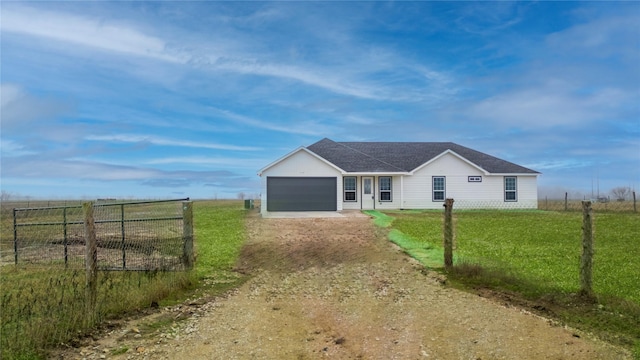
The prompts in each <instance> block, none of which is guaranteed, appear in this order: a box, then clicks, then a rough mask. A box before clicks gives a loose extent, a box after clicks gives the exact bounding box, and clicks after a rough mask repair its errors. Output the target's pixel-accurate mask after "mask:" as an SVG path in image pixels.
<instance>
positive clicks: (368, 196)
mask: <svg viewBox="0 0 640 360" xmlns="http://www.w3.org/2000/svg"><path fill="white" fill-rule="evenodd" d="M375 193H376V192H375V189H374V188H373V177H371V176H363V177H362V197H361V199H362V209H363V210H371V209H373V207H374V201H375Z"/></svg>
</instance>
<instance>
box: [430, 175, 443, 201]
mask: <svg viewBox="0 0 640 360" xmlns="http://www.w3.org/2000/svg"><path fill="white" fill-rule="evenodd" d="M444 194H445V177H444V176H434V177H433V201H444V196H445V195H444Z"/></svg>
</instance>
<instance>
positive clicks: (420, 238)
mask: <svg viewBox="0 0 640 360" xmlns="http://www.w3.org/2000/svg"><path fill="white" fill-rule="evenodd" d="M383 215H385V216H391V217H393V218H394V220H393V222H392V223H391V225H390V226H391V228H392V230H391V232H390V238H391V240H392V241H394V242H396V243H398V244H399V245H400V246H401V247H403V248H404V249H405V250H406V251H407V252H408V253H409V254H410V255H412V256H414V257H416V258H417V259H419V260H421V261H422V262H423V263H425V264H426V265H427V266H431V267H436V268H437V267H442V262H443V250H442V241H443V240H442V239H443V235H442V231H443V230H442V228H443V214H442V212H440V211H406V212H404V211H390V212H385V213H384V214H383ZM454 224H455V250H454V254H455V257H454V264H455V265H456V269H457V270H456V269H454V271H453V273H452V274H450V275H451V277H452V278H454V279H455V278H457V277H458V278H459V280H460V281H461V282H462V283H465V284H466V285H467V286H472V287H488V288H493V289H498V290H504V291H509V292H515V293H517V294H520V295H521V296H523V297H524V298H525V299H529V300H534V301H551V302H552V303H554V304H556V305H559V306H560V308H559V309H558V311H557V312H558V314H557V315H559V316H560V317H562V318H563V319H564V320H568V321H570V322H571V323H573V324H574V325H576V324H577V325H578V326H586V327H587V328H589V329H595V330H596V331H598V332H600V333H601V334H604V337H605V338H608V339H613V340H614V341H617V340H616V338H617V339H618V340H619V339H622V340H621V342H622V343H623V344H626V345H630V346H633V345H632V344H633V343H634V342H635V344H636V345H635V347H636V350H635V351H636V352H637V353H638V354H640V352H639V350H640V286H639V285H638V276H639V272H638V271H639V270H638V269H640V247H639V246H638V245H639V241H640V236H639V235H638V234H640V215H638V214H634V213H611V212H607V213H596V214H595V257H594V264H595V265H594V273H593V281H594V282H593V286H594V291H595V293H596V296H597V301H598V304H597V306H595V305H593V304H583V305H585V306H575V304H573V305H572V302H575V293H577V292H578V291H579V289H580V279H579V266H580V254H581V235H582V230H581V226H582V216H581V214H580V213H577V212H547V211H470V210H468V211H457V212H455V215H454ZM456 271H457V273H456Z"/></svg>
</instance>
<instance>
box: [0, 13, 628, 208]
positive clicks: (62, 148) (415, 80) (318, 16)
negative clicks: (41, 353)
mask: <svg viewBox="0 0 640 360" xmlns="http://www.w3.org/2000/svg"><path fill="white" fill-rule="evenodd" d="M0 7H1V13H0V16H1V21H0V30H1V33H0V35H1V43H2V45H1V53H0V56H1V90H2V93H1V95H2V96H1V101H2V108H1V116H2V127H1V130H2V133H1V139H2V164H1V170H2V173H1V180H2V190H3V191H4V192H5V193H9V194H12V195H13V196H18V195H19V196H30V197H35V198H91V197H124V198H176V197H186V196H189V197H192V198H214V197H217V198H225V197H226V198H235V197H236V195H237V194H238V193H240V192H243V193H245V194H249V195H252V194H258V193H259V192H260V187H259V183H260V180H259V177H258V176H257V175H256V173H257V171H258V170H259V169H260V168H262V167H263V166H265V165H267V164H269V163H270V162H271V161H273V160H275V159H277V158H279V157H281V156H282V155H284V154H286V153H288V152H290V151H292V150H294V149H296V148H297V147H299V146H302V145H305V146H306V145H310V144H312V143H314V142H316V141H318V140H320V139H322V138H324V137H328V138H330V139H332V140H335V141H453V142H456V143H459V144H461V145H464V146H468V147H471V148H474V149H476V150H480V151H483V152H486V153H489V154H491V155H494V156H498V157H500V158H503V159H506V160H509V161H512V162H515V163H518V164H520V165H524V166H527V167H530V168H532V169H534V170H537V171H539V172H541V173H542V175H541V176H540V178H539V181H538V183H539V187H540V195H541V196H545V195H547V194H549V195H554V194H560V193H562V192H563V191H570V192H571V193H577V192H581V193H583V194H586V195H590V193H591V189H592V188H593V189H597V188H598V187H599V189H600V192H601V193H602V192H606V191H608V190H609V189H611V188H613V187H617V186H629V187H632V188H634V189H636V190H638V189H640V25H639V24H640V3H639V2H621V3H617V2H401V1H394V2H206V1H201V2H150V1H142V2H103V1H98V2H56V1H50V2H12V1H2V2H1V3H0Z"/></svg>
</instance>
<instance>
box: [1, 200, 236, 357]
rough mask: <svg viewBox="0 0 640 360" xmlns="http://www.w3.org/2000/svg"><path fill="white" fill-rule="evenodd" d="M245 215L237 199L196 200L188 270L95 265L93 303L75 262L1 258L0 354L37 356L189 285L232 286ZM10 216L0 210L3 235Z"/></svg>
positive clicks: (185, 291)
mask: <svg viewBox="0 0 640 360" xmlns="http://www.w3.org/2000/svg"><path fill="white" fill-rule="evenodd" d="M3 215H4V214H3ZM244 216H245V210H243V209H242V203H241V202H239V201H197V202H195V203H194V227H195V252H196V264H195V268H194V271H191V272H180V271H179V272H160V271H147V272H128V271H126V272H125V271H119V272H104V271H101V272H99V275H98V290H97V293H98V295H97V300H96V306H95V309H94V310H92V311H88V310H87V308H88V306H87V305H88V303H87V297H86V294H85V286H86V279H85V272H84V270H82V269H66V270H65V268H64V266H59V265H53V264H52V265H45V266H42V265H39V266H34V265H27V266H18V267H16V266H15V265H13V264H11V265H5V266H1V267H0V288H1V289H2V295H1V299H0V317H1V319H0V320H1V325H0V332H1V336H0V355H1V356H0V358H2V359H39V358H43V357H44V356H45V354H46V349H47V348H50V347H52V346H57V345H60V344H62V343H67V344H68V343H69V342H73V341H74V340H73V339H74V338H77V337H78V336H79V335H82V334H83V333H87V332H89V331H91V330H92V329H94V328H95V327H97V326H99V325H100V323H101V322H103V321H104V320H107V319H110V318H114V317H119V316H122V315H124V314H127V313H132V312H136V311H139V310H141V309H144V308H146V307H149V306H152V304H159V305H165V304H169V303H173V302H176V301H180V300H182V299H184V298H185V297H187V296H193V295H194V293H193V291H194V290H196V289H197V291H199V292H200V293H199V295H203V292H206V295H208V296H210V295H215V294H217V293H220V292H222V291H225V290H226V289H228V288H230V287H233V286H236V285H237V284H238V283H240V282H241V281H243V279H242V278H241V277H239V276H237V275H235V274H234V273H233V272H232V268H233V265H234V263H235V261H236V257H237V256H238V254H239V249H240V247H241V246H242V243H243V241H244V222H243V221H244V220H243V219H244ZM9 220H10V219H7V218H6V217H4V216H3V219H2V234H3V238H4V236H5V234H8V233H10V230H7V227H8V226H12V225H11V222H10V221H9ZM198 284H199V285H200V286H197V285H198Z"/></svg>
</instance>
